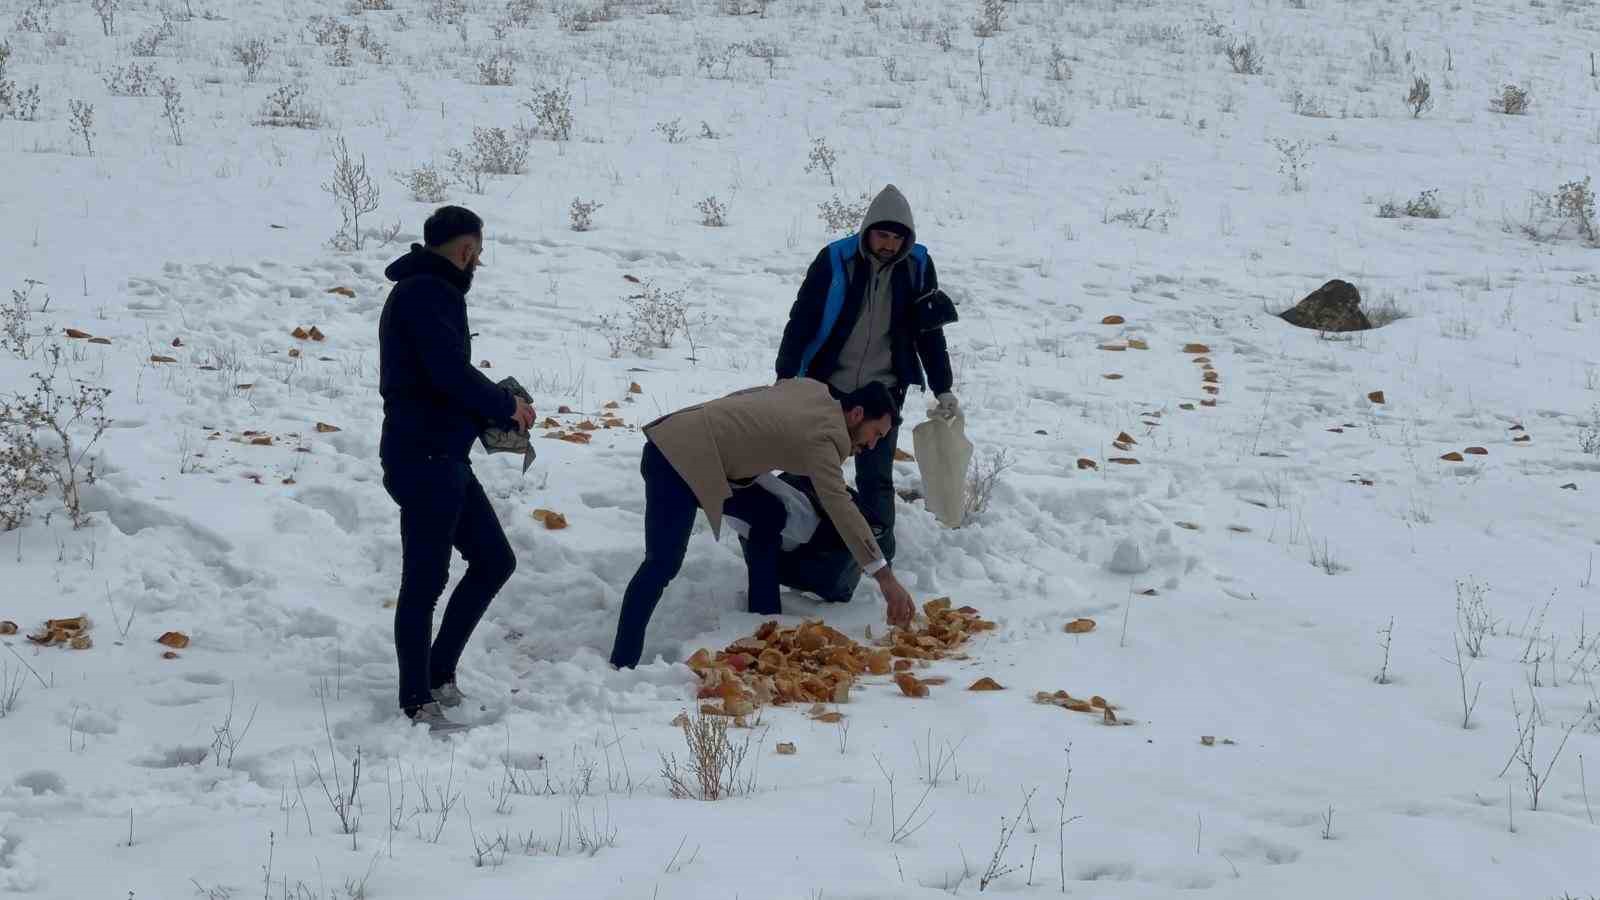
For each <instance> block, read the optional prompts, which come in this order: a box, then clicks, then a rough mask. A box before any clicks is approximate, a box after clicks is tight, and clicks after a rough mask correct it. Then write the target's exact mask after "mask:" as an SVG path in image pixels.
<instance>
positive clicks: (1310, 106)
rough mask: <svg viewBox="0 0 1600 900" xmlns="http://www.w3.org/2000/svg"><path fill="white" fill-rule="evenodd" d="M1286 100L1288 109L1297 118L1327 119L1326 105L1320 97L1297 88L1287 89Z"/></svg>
mask: <svg viewBox="0 0 1600 900" xmlns="http://www.w3.org/2000/svg"><path fill="white" fill-rule="evenodd" d="M1287 99H1288V101H1289V109H1290V110H1292V111H1293V112H1294V114H1295V115H1297V116H1305V117H1306V118H1308V119H1326V118H1328V117H1329V116H1328V105H1327V103H1326V102H1325V101H1323V99H1322V98H1321V97H1318V96H1316V95H1314V94H1307V93H1306V92H1305V91H1302V90H1301V89H1300V88H1298V87H1294V88H1290V89H1289V92H1288V95H1287Z"/></svg>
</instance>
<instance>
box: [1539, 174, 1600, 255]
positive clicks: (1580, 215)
mask: <svg viewBox="0 0 1600 900" xmlns="http://www.w3.org/2000/svg"><path fill="white" fill-rule="evenodd" d="M1550 205H1551V208H1552V209H1553V210H1554V212H1555V215H1556V218H1558V219H1560V220H1561V221H1562V222H1563V223H1571V224H1572V225H1574V226H1576V227H1577V230H1578V234H1579V235H1580V236H1581V237H1582V238H1583V239H1584V240H1586V241H1588V242H1589V243H1591V244H1600V231H1597V230H1596V228H1595V206H1594V190H1593V188H1591V187H1590V182H1589V176H1587V175H1586V176H1584V179H1583V180H1582V181H1569V182H1567V183H1566V184H1563V185H1562V186H1560V187H1558V188H1556V191H1555V193H1554V194H1551V195H1550Z"/></svg>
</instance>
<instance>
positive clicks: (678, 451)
mask: <svg viewBox="0 0 1600 900" xmlns="http://www.w3.org/2000/svg"><path fill="white" fill-rule="evenodd" d="M644 433H645V436H646V437H648V438H649V439H650V440H651V442H653V443H654V444H655V445H656V447H658V448H659V449H660V450H661V453H662V455H663V456H665V457H666V458H667V461H668V462H670V463H671V464H672V467H673V468H674V469H676V470H677V471H678V474H679V475H682V476H683V480H684V481H686V482H688V484H689V487H690V489H691V490H693V491H694V495H695V498H696V499H697V500H699V501H700V508H701V509H702V510H704V511H705V514H706V519H707V521H709V522H710V523H711V530H712V532H713V533H714V534H718V535H720V534H721V528H722V503H723V501H724V500H727V499H728V498H729V497H732V496H733V487H732V485H730V484H729V482H731V481H743V480H746V479H751V478H755V477H756V476H758V475H761V474H763V473H766V472H771V471H773V470H775V469H776V470H782V471H785V472H792V473H794V474H796V475H805V476H807V477H809V478H810V479H811V484H812V486H813V487H815V488H816V491H817V497H818V499H820V500H821V501H822V509H823V512H825V513H827V516H828V518H829V519H830V520H832V522H833V527H834V528H836V529H838V531H839V535H840V536H841V537H842V538H843V539H844V543H845V546H846V547H848V548H849V549H850V554H851V556H853V557H854V558H855V561H856V563H857V564H858V565H860V566H862V567H863V568H864V567H866V566H868V565H870V564H872V563H874V562H877V561H878V560H880V559H882V558H883V553H882V551H880V550H879V549H878V542H877V541H876V540H875V539H873V537H872V529H871V527H870V526H868V525H867V520H866V519H865V518H863V517H862V515H861V511H860V510H858V509H857V508H856V505H855V504H854V503H853V502H851V500H850V492H849V491H848V490H847V489H846V488H845V484H844V476H843V474H842V473H841V472H840V471H839V469H840V467H841V466H842V465H844V461H845V460H847V459H849V458H850V450H851V445H850V432H849V430H848V429H847V428H846V427H845V421H844V414H843V413H842V411H841V410H840V408H839V401H838V400H835V399H834V398H833V395H832V394H830V393H829V392H828V386H827V385H825V384H823V383H822V382H820V381H815V380H812V379H810V378H789V379H785V380H783V381H780V382H778V383H777V384H775V385H772V386H771V387H758V388H749V389H747V390H743V391H738V392H735V393H732V394H729V395H728V396H726V397H722V398H720V399H717V400H712V401H710V402H709V403H702V404H700V405H698V406H690V407H687V408H685V409H681V410H679V411H677V412H675V413H670V414H668V415H666V416H663V417H661V418H659V419H657V420H655V421H654V422H651V423H650V424H649V425H646V426H645V427H644ZM753 489H754V488H752V490H753Z"/></svg>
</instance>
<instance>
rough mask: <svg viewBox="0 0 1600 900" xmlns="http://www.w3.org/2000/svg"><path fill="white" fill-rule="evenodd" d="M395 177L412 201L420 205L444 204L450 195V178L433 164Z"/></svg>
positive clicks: (400, 173)
mask: <svg viewBox="0 0 1600 900" xmlns="http://www.w3.org/2000/svg"><path fill="white" fill-rule="evenodd" d="M394 177H395V178H396V179H397V180H398V181H399V182H400V183H401V184H402V185H404V186H405V189H406V192H407V193H409V194H410V195H411V199H413V200H416V201H417V202H419V203H443V202H444V201H445V200H446V199H447V198H448V197H449V195H450V178H449V176H447V175H446V174H445V173H443V172H441V171H439V167H438V166H436V165H434V164H433V163H427V164H426V165H422V166H418V167H417V168H415V169H411V170H409V171H405V172H396V173H394Z"/></svg>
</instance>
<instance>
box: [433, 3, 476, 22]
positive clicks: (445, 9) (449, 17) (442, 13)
mask: <svg viewBox="0 0 1600 900" xmlns="http://www.w3.org/2000/svg"><path fill="white" fill-rule="evenodd" d="M423 16H424V17H425V18H427V20H428V21H429V22H432V23H433V24H435V25H456V24H458V23H460V21H461V20H462V19H464V18H466V16H467V0H428V6H427V8H426V9H425V10H424V11H423Z"/></svg>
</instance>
